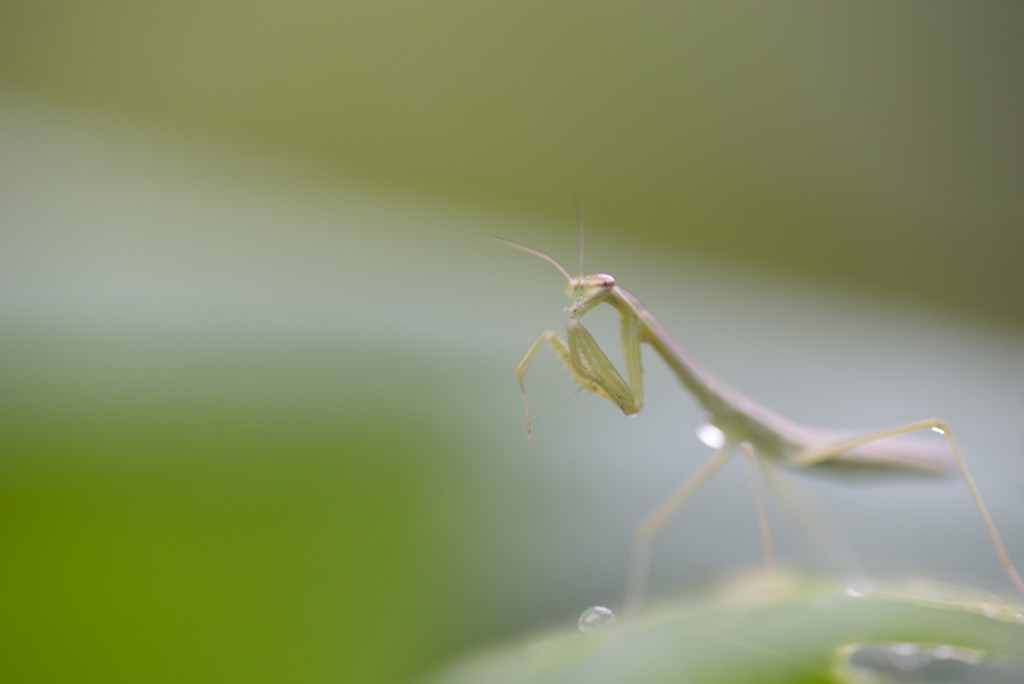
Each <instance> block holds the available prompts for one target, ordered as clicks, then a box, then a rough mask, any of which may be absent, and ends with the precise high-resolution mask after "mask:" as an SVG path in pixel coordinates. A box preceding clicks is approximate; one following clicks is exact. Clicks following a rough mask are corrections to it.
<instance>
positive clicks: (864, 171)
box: [0, 0, 1024, 682]
mask: <svg viewBox="0 0 1024 684" xmlns="http://www.w3.org/2000/svg"><path fill="white" fill-rule="evenodd" d="M1022 29H1024V10H1022V8H1021V7H1020V6H1018V5H1012V4H1011V5H1006V4H999V3H971V4H963V3H953V2H927V3H925V2H910V3H900V4H898V5H891V4H889V3H858V4H857V5H855V6H846V5H830V6H821V5H817V4H812V3H808V4H800V3H797V4H792V3H749V4H748V3H721V4H715V5H704V4H683V3H664V2H631V3H618V2H605V1H597V2H570V1H568V0H556V1H554V2H551V1H548V2H503V1H500V2H491V3H474V2H465V1H461V0H456V1H451V2H431V3H427V2H348V3H297V4H291V5H286V4H283V3H248V2H247V3H243V2H235V1H233V0H231V1H227V2H220V3H198V2H181V3H132V2H51V3H16V2H6V3H3V4H0V445H2V446H0V558H2V562H0V584H2V586H3V587H4V590H3V596H4V599H3V606H4V609H3V615H4V617H3V619H2V620H0V632H2V633H0V644H2V646H0V670H2V671H0V677H2V678H3V680H4V681H11V682H24V681H47V682H52V681H90V680H95V681H105V682H110V681H132V682H137V681H152V682H156V681H216V682H225V681H250V682H251V681H325V682H326V681H346V682H391V681H402V680H407V679H410V678H414V677H416V676H418V675H419V674H421V673H423V672H426V671H429V670H431V669H433V668H437V667H441V666H443V664H444V663H445V662H446V661H448V660H449V659H451V658H453V657H456V656H457V655H458V654H459V653H461V652H464V651H466V650H469V649H472V648H474V647H478V646H481V645H483V644H486V643H488V642H490V641H492V640H495V639H499V638H501V637H502V636H505V635H509V634H513V633H516V632H519V631H522V630H525V629H529V628H532V627H535V626H539V625H549V624H556V625H557V624H565V625H566V627H567V628H571V627H572V625H573V624H574V621H575V615H577V614H578V613H579V612H580V611H582V610H583V609H584V608H585V607H587V606H588V605H592V604H597V603H600V604H607V605H611V606H613V607H616V606H618V605H619V603H620V597H621V592H622V587H623V583H624V574H625V566H626V557H627V551H628V545H629V536H630V534H631V531H632V529H633V526H634V525H635V523H636V522H637V520H639V518H640V517H641V516H642V515H643V513H644V512H645V511H646V510H647V509H648V508H649V507H650V506H651V505H652V504H653V503H654V502H655V501H657V500H658V499H659V497H661V496H664V495H665V494H666V493H667V492H668V491H669V490H670V489H671V487H672V485H673V484H674V483H675V482H677V481H678V480H679V479H680V478H682V477H684V476H685V474H686V473H687V472H689V471H690V470H692V469H693V468H694V467H695V466H696V465H697V463H698V462H699V461H700V459H701V458H705V457H706V456H707V450H706V448H705V447H703V446H702V445H701V444H700V443H699V442H697V440H696V439H695V438H694V436H693V429H694V426H695V425H696V423H697V422H698V420H699V418H700V416H699V412H698V411H697V409H696V407H695V406H694V405H693V402H692V401H691V400H690V399H689V397H688V396H686V395H685V394H684V393H683V392H682V391H681V390H680V388H679V387H678V385H677V383H676V382H675V380H674V379H673V378H672V377H671V376H670V375H669V373H668V372H667V370H666V369H665V368H664V367H663V366H662V365H661V364H660V362H658V361H656V360H654V359H653V357H652V358H651V360H649V361H648V363H647V370H648V373H647V381H648V387H647V391H648V404H647V408H646V409H645V411H644V412H643V413H642V414H641V415H640V416H638V417H637V418H635V419H633V420H625V419H624V418H621V417H620V415H619V414H618V413H617V411H616V410H615V409H614V407H612V406H610V405H609V404H607V402H603V401H601V400H599V399H597V398H596V397H591V396H583V395H580V394H574V393H573V387H572V383H571V382H570V381H569V380H568V379H567V373H566V372H565V371H564V370H563V369H561V368H560V367H559V366H558V365H557V363H556V362H555V361H554V359H553V355H551V354H548V353H545V354H544V355H543V356H542V357H541V359H540V360H539V361H538V362H537V364H536V365H535V367H534V369H533V370H532V371H531V374H530V376H529V379H528V386H529V388H530V392H531V398H532V408H533V411H534V416H535V423H534V428H535V432H534V443H533V445H532V446H530V447H527V445H526V444H525V440H524V425H523V419H522V407H521V402H520V398H519V394H518V390H517V389H516V386H515V381H514V370H513V369H514V365H515V362H516V361H517V360H518V359H519V356H520V354H521V353H522V351H523V350H524V349H525V347H526V345H527V344H528V343H529V342H530V340H532V339H533V337H534V335H536V334H537V333H538V332H540V331H541V330H542V329H546V328H558V327H560V326H562V325H563V322H564V316H563V314H562V313H561V307H562V306H564V298H563V294H562V289H563V283H562V282H561V277H560V276H559V275H558V274H557V273H556V272H555V271H554V270H553V269H552V268H551V267H550V266H549V265H547V264H544V263H543V262H541V261H539V260H536V259H532V258H530V257H528V256H526V255H523V254H519V253H516V252H513V251H511V250H507V249H502V248H500V247H498V246H496V245H494V244H493V243H491V242H490V241H489V240H488V239H487V238H488V236H489V235H492V234H498V235H501V236H503V237H507V238H509V239H513V240H517V241H520V242H525V243H527V244H530V245H533V246H536V247H537V248H539V249H542V250H544V251H547V252H549V253H551V254H552V255H554V256H555V257H556V258H559V259H561V260H563V262H566V263H567V266H568V267H569V268H570V270H572V269H573V268H574V267H575V258H576V256H575V255H576V236H575V227H574V216H573V197H574V196H579V197H581V198H582V199H583V202H584V205H585V214H586V224H587V252H586V259H587V265H588V270H604V271H609V272H611V273H613V274H615V275H616V276H617V278H618V279H619V281H620V282H621V283H622V284H624V285H625V286H626V287H628V288H629V289H631V290H632V291H633V292H635V293H636V294H638V295H639V296H640V297H641V298H642V299H643V300H644V301H645V303H646V304H647V305H649V306H650V307H651V308H652V309H653V310H654V311H655V312H656V313H657V314H658V315H659V316H660V317H661V318H662V320H663V322H664V323H665V324H666V326H667V327H668V328H669V329H670V330H671V331H673V332H674V333H675V334H676V335H677V336H678V337H679V338H680V340H681V341H682V342H683V343H684V344H685V345H687V346H688V348H689V349H690V350H691V351H692V352H693V353H694V354H695V355H696V356H697V357H698V358H699V359H701V360H702V361H703V362H704V363H705V364H706V365H707V366H708V367H709V368H711V369H713V370H714V371H715V372H717V373H718V374H719V375H720V376H721V377H723V378H724V379H725V380H726V381H728V382H729V383H731V384H733V385H735V386H737V387H739V388H741V389H743V390H744V391H745V392H747V393H749V394H750V395H751V396H753V397H755V398H757V399H759V400H761V401H763V402H765V403H768V404H770V405H771V406H773V407H774V408H776V409H777V410H779V411H781V412H783V413H786V414H788V415H790V416H792V417H793V418H794V419H798V420H801V421H805V422H808V423H812V424H818V425H822V426H836V427H842V426H849V427H865V428H871V427H880V426H884V425H890V424H894V423H898V422H903V421H906V420H911V419H916V418H921V417H925V416H929V415H939V416H941V417H943V418H945V419H946V420H948V421H949V422H950V423H951V424H952V425H953V427H954V430H955V433H954V434H955V435H956V436H957V437H958V439H959V440H960V441H961V442H962V445H963V447H964V449H965V451H966V452H967V454H968V458H969V459H970V462H971V464H972V465H973V467H974V469H975V471H976V473H975V475H976V478H977V480H978V482H979V486H980V487H981V489H982V491H983V492H984V493H985V495H986V496H987V498H988V500H989V505H990V507H991V509H992V513H993V515H994V517H995V519H996V522H997V523H998V524H999V526H1000V529H1001V530H1002V532H1003V535H1004V537H1005V538H1006V541H1007V544H1008V546H1009V547H1010V552H1011V554H1012V555H1013V556H1014V557H1015V558H1016V559H1017V562H1018V563H1024V434H1022V431H1021V427H1020V426H1021V424H1022V423H1021V415H1022V409H1024V297H1022V296H1021V293H1022V292H1024V268H1021V266H1020V261H1021V256H1022V254H1024V229H1022V219H1024V209H1022V207H1024V204H1022V202H1021V190H1022V187H1024V133H1022V128H1021V125H1020V122H1021V121H1024V89H1022V88H1021V87H1020V65H1021V64H1024V42H1022V41H1021V40H1020V38H1019V37H1020V35H1021V31H1022ZM591 317H592V319H591ZM591 317H588V321H589V320H593V324H592V326H591V328H592V330H593V331H594V332H595V334H596V335H597V336H598V338H599V339H600V340H603V341H604V345H605V347H606V349H607V350H608V351H609V352H610V353H611V352H612V350H613V349H615V348H616V344H617V342H616V330H615V327H616V321H615V320H614V315H613V314H612V313H611V312H601V311H595V312H594V313H593V314H591ZM616 351H617V350H616ZM803 491H806V492H808V493H809V494H810V495H811V496H812V497H814V498H816V499H818V500H820V501H827V506H826V507H825V509H826V510H827V511H828V512H829V514H830V515H831V516H832V517H834V518H835V519H836V529H837V530H842V531H843V533H844V534H845V535H846V536H848V537H849V539H850V544H849V546H850V547H852V548H853V549H854V550H855V556H854V557H852V558H851V555H850V554H849V553H846V554H840V553H838V552H836V551H835V550H830V549H828V548H811V549H808V548H807V547H806V546H803V545H801V544H800V542H799V541H798V539H797V538H796V536H795V535H794V534H793V533H792V532H791V531H790V528H789V527H788V526H787V525H786V524H785V522H784V520H783V518H782V516H781V515H780V512H779V507H778V506H777V505H775V504H773V506H772V510H771V515H772V519H773V522H774V523H775V528H776V532H777V534H778V536H779V544H780V547H781V553H782V555H783V558H784V559H785V560H787V561H788V562H790V563H793V564H795V565H798V566H800V567H819V568H823V569H827V570H828V571H831V572H840V573H856V572H860V571H865V572H869V573H871V574H886V573H891V574H921V575H927V576H930V577H934V578H936V579H946V580H955V581H964V582H970V583H973V584H978V585H981V586H984V587H988V588H990V589H993V590H996V591H1005V592H1009V591H1010V590H1011V587H1009V584H1008V582H1007V580H1006V579H1005V577H1004V576H1003V575H1002V573H1001V570H1000V568H999V566H998V562H997V561H996V559H995V556H994V554H993V553H992V551H991V548H990V547H989V544H988V541H987V539H986V538H985V536H984V531H983V528H982V527H981V524H980V522H979V519H978V515H977V513H976V511H975V510H974V509H973V508H972V505H971V502H970V500H969V497H968V496H967V493H966V491H965V488H964V487H963V485H962V483H957V482H950V483H947V484H938V485H936V484H934V483H924V484H914V483H900V484H891V485H886V486H878V487H865V486H846V485H842V484H834V483H830V482H827V481H817V480H811V481H809V482H806V483H804V486H803ZM749 492H750V485H749V481H748V479H747V474H746V472H745V471H744V469H743V467H742V465H741V464H740V463H739V462H737V463H734V464H732V466H731V467H730V468H728V469H727V471H726V472H724V473H723V474H722V475H721V476H720V477H719V479H718V480H716V481H715V482H714V483H713V484H712V485H711V486H709V488H708V489H707V491H705V492H703V493H702V494H701V495H700V496H699V497H697V499H696V500H695V501H694V502H693V504H692V506H693V507H692V509H691V510H688V511H687V512H686V513H685V514H684V515H683V516H682V517H681V518H680V520H678V521H676V523H674V524H673V525H672V526H671V527H670V529H669V530H668V531H667V532H666V534H665V536H664V538H663V539H661V540H660V542H659V546H658V550H657V556H656V559H655V577H654V587H655V589H656V590H658V591H661V592H668V591H673V590H678V589H680V588H685V586H686V585H687V583H693V582H697V583H699V582H701V581H706V580H709V579H713V578H715V577H718V576H720V575H721V574H722V573H725V572H727V571H728V570H730V569H734V568H742V567H745V566H749V565H754V564H756V563H757V562H758V557H759V553H760V552H759V545H758V541H757V536H756V527H755V525H754V522H753V508H752V504H751V499H750V493H749ZM836 534H837V535H838V532H837V533H836ZM837 546H838V544H837ZM837 559H839V560H837Z"/></svg>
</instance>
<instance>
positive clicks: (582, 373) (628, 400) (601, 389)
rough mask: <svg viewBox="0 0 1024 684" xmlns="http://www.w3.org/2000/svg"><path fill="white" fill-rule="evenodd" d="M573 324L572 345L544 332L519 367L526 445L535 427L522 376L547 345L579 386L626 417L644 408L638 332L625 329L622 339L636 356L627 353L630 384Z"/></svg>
mask: <svg viewBox="0 0 1024 684" xmlns="http://www.w3.org/2000/svg"><path fill="white" fill-rule="evenodd" d="M574 323H575V325H574V324H573V323H570V325H569V328H568V335H569V342H568V344H566V342H565V340H563V339H562V338H561V337H560V336H559V334H558V333H556V332H554V331H553V330H545V331H544V332H542V333H541V334H540V335H538V336H537V339H535V340H534V341H533V342H532V343H531V344H530V346H529V348H527V350H526V353H525V354H523V358H521V359H520V360H519V363H518V365H516V378H517V379H518V381H519V391H520V392H522V394H523V407H524V409H525V410H526V441H527V442H529V441H530V437H531V435H532V434H533V426H532V423H531V421H530V405H529V403H528V402H527V401H526V387H525V386H524V385H523V376H524V375H526V370H527V369H528V368H529V367H530V364H531V363H533V359H534V357H536V356H537V352H539V351H540V349H541V347H543V346H544V343H545V342H547V343H548V344H549V345H550V346H551V348H552V349H554V350H555V353H556V354H558V358H559V359H561V360H562V363H564V364H565V367H566V368H568V369H569V372H570V373H572V374H573V377H574V378H576V380H577V381H579V383H580V386H581V387H582V388H583V389H585V390H588V391H590V392H593V393H594V394H596V395H598V396H601V397H604V398H605V399H607V400H608V401H611V402H612V403H614V404H616V405H618V407H619V408H620V409H622V411H623V412H624V413H626V414H631V413H636V412H637V411H639V410H640V408H641V407H642V406H643V382H642V380H641V375H642V373H643V371H642V369H641V368H640V339H639V337H638V331H637V330H636V329H635V328H632V327H631V329H630V330H628V331H627V329H626V328H625V327H623V331H622V338H623V346H624V348H627V347H633V348H635V351H634V352H628V351H627V353H626V354H627V358H628V357H630V356H632V357H633V361H632V363H630V362H629V361H628V360H627V369H628V371H627V372H628V375H629V377H630V384H628V385H627V384H626V381H625V380H623V379H622V376H621V375H619V371H618V370H616V368H615V366H614V364H612V362H611V360H610V359H609V358H608V356H607V355H606V354H605V353H604V352H603V351H602V350H601V347H599V346H598V345H597V341H596V340H595V339H594V337H593V336H592V335H591V334H590V332H589V331H588V330H587V329H586V328H584V327H583V324H582V323H580V322H579V321H575V322H574Z"/></svg>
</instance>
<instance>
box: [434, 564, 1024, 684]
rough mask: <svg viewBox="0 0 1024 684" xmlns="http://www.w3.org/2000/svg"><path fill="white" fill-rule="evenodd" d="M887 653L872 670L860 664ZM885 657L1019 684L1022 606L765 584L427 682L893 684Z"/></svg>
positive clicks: (831, 585) (521, 648) (896, 664)
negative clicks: (886, 683)
mask: <svg viewBox="0 0 1024 684" xmlns="http://www.w3.org/2000/svg"><path fill="white" fill-rule="evenodd" d="M574 627H575V625H573V628H574ZM875 645H881V646H882V647H881V648H875V647H874V646H875ZM880 654H881V655H882V656H883V662H882V664H881V665H877V666H874V668H873V670H872V669H871V668H868V669H866V668H867V667H868V666H867V665H866V664H865V663H864V662H861V661H866V660H868V658H867V657H866V656H868V655H869V656H872V657H876V658H877V657H878V656H879V655H880ZM887 655H890V656H892V658H893V659H894V660H893V662H892V663H891V665H892V667H893V668H894V669H896V670H899V669H906V668H908V667H909V666H917V667H918V668H922V669H923V668H925V666H929V665H935V664H938V667H939V669H940V670H941V668H942V667H946V669H947V670H949V669H951V668H974V670H973V671H972V672H973V673H972V674H968V675H966V677H967V678H968V679H969V680H970V681H972V682H973V681H981V680H982V679H983V676H987V674H991V673H995V674H996V675H997V676H999V677H1009V679H998V681H1019V680H1020V678H1021V677H1022V676H1024V606H1021V605H1020V604H1019V603H1018V602H1016V601H1008V600H1006V599H1003V598H999V597H994V596H992V595H989V594H985V593H983V592H980V591H978V590H971V589H964V588H957V587H949V586H945V585H937V584H933V583H924V582H914V583H909V584H904V585H901V586H895V585H888V586H886V585H882V584H867V583H859V584H856V585H843V584H839V583H836V582H834V581H823V580H820V579H808V578H806V577H795V576H790V575H776V576H765V575H759V576H756V577H746V578H742V579H740V580H737V581H733V582H731V583H729V584H728V585H726V586H724V587H722V588H720V589H717V590H714V591H712V592H709V593H707V594H705V595H701V596H694V595H689V596H686V597H683V598H681V599H678V600H674V601H669V602H666V603H662V604H659V605H656V606H653V607H652V608H650V609H649V610H648V611H646V612H645V613H644V614H643V615H640V616H639V617H637V618H636V619H634V620H629V621H626V620H618V621H616V622H613V623H609V624H606V625H605V626H604V627H603V628H600V629H597V630H595V631H591V632H586V633H584V632H579V631H576V630H575V629H570V628H569V627H566V628H565V629H561V630H556V631H554V632H549V633H546V634H536V635H532V636H530V637H527V638H526V639H525V640H519V641H517V642H515V643H512V644H507V645H504V646H498V647H496V648H493V649H491V650H488V651H486V652H483V653H479V654H476V655H472V656H469V657H468V658H466V659H465V660H463V661H461V662H459V663H457V664H455V665H454V666H453V667H451V668H450V669H448V670H446V671H444V672H442V673H440V674H439V675H438V676H436V677H435V678H434V679H432V680H430V681H431V683H432V684H461V683H469V682H474V683H476V682H488V683H489V684H500V683H502V682H516V683H518V684H529V683H541V682H543V683H544V684H557V683H561V682H565V683H567V684H568V683H570V682H572V683H577V682H586V683H587V684H600V683H604V682H607V683H611V682H630V683H631V684H645V683H648V682H650V683H654V682H658V683H661V682H699V683H701V684H714V683H718V682H721V683H725V682H759V683H761V684H764V683H768V682H787V683H792V682H801V683H803V682H806V683H810V682H855V681H876V682H878V681H889V680H887V679H886V672H885V670H886V666H887V664H886V662H884V656H887ZM942 676H946V675H942ZM962 677H963V675H960V676H958V678H960V679H962ZM915 681H919V680H916V679H915ZM986 681H988V680H986ZM993 681H996V680H993Z"/></svg>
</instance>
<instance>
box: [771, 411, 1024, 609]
mask: <svg viewBox="0 0 1024 684" xmlns="http://www.w3.org/2000/svg"><path fill="white" fill-rule="evenodd" d="M918 430H934V431H935V432H938V433H941V434H942V435H943V436H944V437H945V438H946V442H947V443H948V444H949V449H950V451H951V452H952V453H953V458H954V459H956V465H957V468H958V469H959V471H960V474H961V475H962V476H963V479H964V481H965V482H966V483H967V488H968V489H969V490H970V491H971V497H972V498H973V499H974V505H975V506H976V507H977V509H978V512H979V513H981V518H982V520H983V521H984V522H985V528H986V529H987V530H988V535H989V537H990V538H991V540H992V546H993V548H995V551H996V555H998V556H999V562H1000V563H1001V564H1002V566H1003V569H1004V570H1005V571H1006V574H1007V575H1008V576H1009V577H1010V581H1011V582H1013V585H1014V586H1015V587H1016V588H1017V591H1019V592H1020V593H1021V594H1022V595H1024V581H1022V580H1021V577H1020V574H1019V573H1018V572H1017V568H1016V567H1014V565H1013V561H1011V560H1010V555H1009V554H1008V553H1007V552H1006V546H1004V545H1003V540H1002V539H1001V538H1000V536H999V532H998V531H997V530H996V525H995V523H994V522H992V516H990V515H989V513H988V507H987V506H985V500H984V499H982V497H981V492H979V491H978V487H977V485H975V484H974V478H973V477H971V472H970V470H968V469H967V463H966V461H964V458H963V456H962V455H961V454H960V449H959V447H957V445H956V442H955V441H954V440H953V435H952V433H950V431H949V425H947V424H946V422H945V421H942V420H939V419H938V418H925V419H924V420H917V421H914V422H912V423H906V424H904V425H897V426H895V427H891V428H886V429H884V430H879V431H877V432H870V433H867V434H865V435H861V436H859V437H853V438H850V439H844V440H841V441H838V442H834V443H832V444H827V445H825V446H821V447H814V448H810V449H807V450H805V451H803V452H802V453H799V454H797V455H796V456H795V457H794V458H793V459H792V461H791V463H792V465H794V466H796V467H806V466H811V465H815V464H817V463H822V462H824V461H828V460H829V459H831V458H833V457H835V456H838V455H840V454H842V453H844V452H847V451H851V450H853V449H856V448H858V447H862V446H864V445H866V444H871V443H872V442H880V441H882V440H885V439H889V438H890V437H896V436H898V435H905V434H907V433H909V432H916V431H918Z"/></svg>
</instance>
